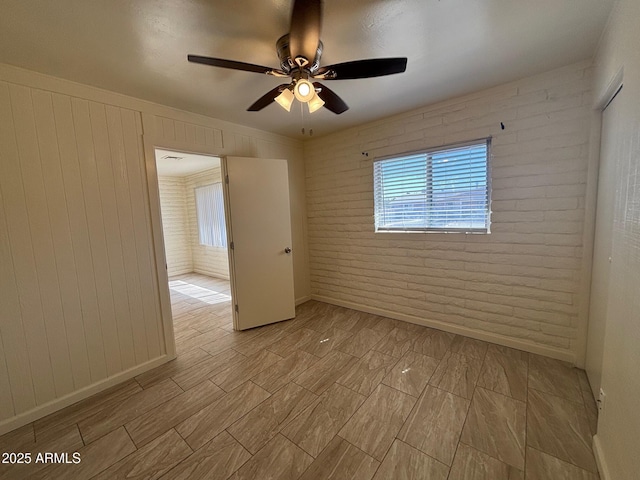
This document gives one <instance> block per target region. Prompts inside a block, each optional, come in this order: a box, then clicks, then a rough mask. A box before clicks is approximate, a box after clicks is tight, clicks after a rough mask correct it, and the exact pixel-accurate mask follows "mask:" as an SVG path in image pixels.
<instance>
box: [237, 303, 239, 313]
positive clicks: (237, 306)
mask: <svg viewBox="0 0 640 480" xmlns="http://www.w3.org/2000/svg"><path fill="white" fill-rule="evenodd" d="M239 311H240V310H239V309H238V304H237V303H236V313H238V312H239Z"/></svg>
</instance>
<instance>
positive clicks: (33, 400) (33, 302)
mask: <svg viewBox="0 0 640 480" xmlns="http://www.w3.org/2000/svg"><path fill="white" fill-rule="evenodd" d="M141 135H142V128H141V121H140V114H139V113H138V112H135V111H133V110H129V109H125V108H119V107H116V106H112V105H105V104H102V103H97V102H93V101H87V100H83V99H79V98H73V97H70V96H68V95H62V94H58V93H51V92H48V91H43V90H38V89H33V88H28V87H26V86H21V85H15V84H8V83H5V82H0V144H1V145H2V149H1V150H0V151H1V152H2V153H1V155H2V158H1V160H0V190H1V192H2V202H1V208H0V212H1V217H2V218H1V220H0V225H1V227H0V232H1V235H2V251H1V262H2V289H1V291H0V295H1V298H2V302H1V303H2V312H1V313H0V315H2V322H1V323H0V325H1V327H2V330H1V334H2V345H3V352H2V353H3V355H1V357H2V358H3V364H4V369H6V374H5V375H3V376H0V380H2V381H3V382H8V383H3V384H2V385H0V390H2V391H3V392H11V395H10V397H11V398H10V400H11V402H9V396H8V395H3V397H2V398H3V400H4V403H3V404H2V406H1V407H2V408H0V420H4V419H7V418H10V417H12V416H14V415H19V414H21V413H24V412H26V411H29V410H31V409H33V408H35V407H37V406H41V405H44V404H47V403H48V402H51V401H53V400H54V399H56V398H60V397H64V396H65V395H68V394H70V393H71V392H73V391H77V390H79V389H82V388H84V387H87V386H88V385H90V384H93V383H96V382H100V381H101V380H104V379H106V378H108V377H110V376H113V375H115V374H118V373H120V372H123V371H126V370H128V369H131V368H133V367H134V366H136V365H140V364H143V363H145V362H147V361H149V360H150V359H154V358H157V357H159V356H161V354H162V353H163V351H164V338H163V336H162V332H161V328H160V324H159V322H158V317H159V303H158V294H157V291H158V286H157V284H156V282H155V278H156V274H155V265H154V259H153V251H152V242H151V235H150V229H149V217H150V215H149V209H148V202H147V201H146V195H147V188H146V179H145V174H144V173H143V171H142V167H143V164H142V162H141V161H140V159H141V158H142V150H141V149H142V141H141ZM5 397H6V398H5Z"/></svg>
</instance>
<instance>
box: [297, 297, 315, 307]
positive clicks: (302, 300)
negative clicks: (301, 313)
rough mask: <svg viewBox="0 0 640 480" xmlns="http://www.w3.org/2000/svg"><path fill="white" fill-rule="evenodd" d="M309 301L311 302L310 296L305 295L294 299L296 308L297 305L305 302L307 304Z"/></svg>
mask: <svg viewBox="0 0 640 480" xmlns="http://www.w3.org/2000/svg"><path fill="white" fill-rule="evenodd" d="M309 300H311V295H306V296H304V297H300V298H296V307H297V306H298V305H302V304H303V303H305V302H308V301H309Z"/></svg>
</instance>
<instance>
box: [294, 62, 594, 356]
mask: <svg viewBox="0 0 640 480" xmlns="http://www.w3.org/2000/svg"><path fill="white" fill-rule="evenodd" d="M590 65H591V62H588V61H585V62H581V63H579V64H575V65H571V66H567V67H564V68H560V69H558V70H554V71H551V72H547V73H544V74H541V75H537V76H534V77H529V78H525V79H522V80H519V81H516V82H513V83H509V84H505V85H502V86H499V87H496V88H492V89H489V90H485V91H481V92H476V93H474V94H471V95H468V96H465V97H460V98H456V99H453V100H449V101H445V102H442V103H439V104H435V105H432V106H429V107H424V108H420V109H417V110H414V111H411V112H407V113H405V114H401V115H398V116H394V117H391V118H387V119H384V120H381V121H376V122H373V123H370V124H366V125H362V126H359V127H355V128H352V129H349V130H346V131H343V132H340V133H338V134H333V135H329V136H325V137H320V138H317V139H314V140H311V141H308V142H306V143H305V171H306V188H307V211H308V225H309V226H308V229H309V230H308V232H309V233H308V235H309V253H310V267H311V289H312V296H313V297H314V298H316V299H319V300H323V301H328V302H332V303H336V304H341V305H344V306H349V307H353V308H359V309H361V310H368V311H372V312H377V313H382V314H385V315H388V316H392V317H395V318H400V319H405V320H408V321H412V322H416V323H422V324H425V325H431V326H434V327H436V328H441V329H444V330H449V331H453V332H457V333H462V334H466V335H471V336H474V337H477V338H483V339H486V340H491V341H494V342H497V343H502V344H506V345H511V346H515V347H519V348H523V349H527V350H530V351H535V352H538V353H542V354H546V355H550V356H554V357H557V358H564V359H566V360H569V361H574V360H575V355H576V350H577V348H578V343H579V341H578V338H577V337H578V335H579V332H581V328H580V322H584V321H585V320H584V319H582V318H579V317H580V316H579V307H580V305H581V302H584V299H583V298H582V296H581V293H580V292H581V284H580V282H581V275H582V271H581V269H582V261H583V259H582V254H583V251H582V238H583V222H584V218H585V190H586V181H587V173H588V157H589V131H590V125H589V122H590V105H591V92H590V87H591V75H592V72H591V67H590ZM501 122H502V123H503V124H504V130H503V129H502V128H501V125H500V123H501ZM487 136H492V138H493V140H492V158H491V170H492V184H493V185H492V186H493V190H492V216H491V219H492V224H491V234H489V235H465V234H433V233H430V234H416V233H412V234H402V233H378V234H376V233H374V219H373V181H372V174H373V168H372V165H373V160H374V159H375V158H377V157H383V156H388V155H393V154H399V153H403V152H410V151H415V150H419V149H423V148H427V147H435V146H439V145H446V144H450V143H454V142H460V141H465V140H472V139H477V138H482V137H487ZM363 152H367V153H368V156H364V155H363Z"/></svg>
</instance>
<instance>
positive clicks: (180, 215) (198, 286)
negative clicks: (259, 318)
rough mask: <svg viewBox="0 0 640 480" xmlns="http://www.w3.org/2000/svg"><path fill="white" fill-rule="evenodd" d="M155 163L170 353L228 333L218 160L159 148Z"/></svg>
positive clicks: (230, 321)
mask: <svg viewBox="0 0 640 480" xmlns="http://www.w3.org/2000/svg"><path fill="white" fill-rule="evenodd" d="M155 159H156V168H157V173H158V190H159V196H160V214H161V219H162V231H163V236H164V245H165V255H166V268H167V276H168V281H169V292H170V296H171V310H172V316H173V327H174V335H175V340H176V348H177V350H178V351H181V350H182V351H185V350H188V349H189V347H190V343H193V341H191V342H190V341H189V340H190V339H195V338H196V337H200V335H201V334H202V333H205V332H214V331H216V330H218V329H221V330H224V331H227V332H228V331H232V330H233V315H232V301H231V300H232V299H231V292H230V278H229V256H228V250H227V249H228V243H227V232H226V225H225V212H224V208H225V206H224V195H223V189H222V173H221V160H220V158H218V157H214V156H207V155H199V154H191V153H185V152H177V151H171V150H164V149H155Z"/></svg>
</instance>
